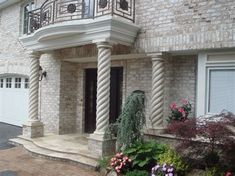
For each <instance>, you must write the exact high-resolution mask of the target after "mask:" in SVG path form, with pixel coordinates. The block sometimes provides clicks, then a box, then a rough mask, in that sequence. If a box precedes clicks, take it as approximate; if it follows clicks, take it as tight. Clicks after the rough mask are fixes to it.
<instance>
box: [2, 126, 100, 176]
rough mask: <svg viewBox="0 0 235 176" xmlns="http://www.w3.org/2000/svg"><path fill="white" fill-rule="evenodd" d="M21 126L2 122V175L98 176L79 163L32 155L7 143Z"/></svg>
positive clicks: (19, 130)
mask: <svg viewBox="0 0 235 176" xmlns="http://www.w3.org/2000/svg"><path fill="white" fill-rule="evenodd" d="M20 133H21V128H18V127H14V126H11V125H6V124H2V123H0V176H98V175H99V174H98V173H97V172H95V171H92V170H89V169H86V168H84V167H82V166H80V165H77V164H71V163H66V162H60V161H52V160H49V159H44V158H40V157H34V156H31V155H30V154H29V153H28V152H27V151H25V150H24V149H22V148H21V147H13V146H11V145H8V144H7V140H8V139H9V138H14V137H16V136H17V135H19V134H20Z"/></svg>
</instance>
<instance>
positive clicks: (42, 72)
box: [39, 66, 47, 81]
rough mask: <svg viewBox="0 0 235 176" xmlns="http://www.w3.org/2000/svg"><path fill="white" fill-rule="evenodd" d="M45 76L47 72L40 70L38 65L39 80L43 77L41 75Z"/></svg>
mask: <svg viewBox="0 0 235 176" xmlns="http://www.w3.org/2000/svg"><path fill="white" fill-rule="evenodd" d="M46 76H47V72H46V71H43V70H42V67H41V66H39V81H41V80H42V79H43V77H46Z"/></svg>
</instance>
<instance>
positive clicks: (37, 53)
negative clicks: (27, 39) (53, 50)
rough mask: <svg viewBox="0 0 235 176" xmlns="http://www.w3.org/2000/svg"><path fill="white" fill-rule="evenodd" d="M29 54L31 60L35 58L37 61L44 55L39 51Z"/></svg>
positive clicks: (29, 52)
mask: <svg viewBox="0 0 235 176" xmlns="http://www.w3.org/2000/svg"><path fill="white" fill-rule="evenodd" d="M27 53H28V55H29V57H30V58H35V59H37V58H40V56H41V54H42V53H41V52H39V51H28V52H27Z"/></svg>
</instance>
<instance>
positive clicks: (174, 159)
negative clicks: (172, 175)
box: [158, 147, 189, 175]
mask: <svg viewBox="0 0 235 176" xmlns="http://www.w3.org/2000/svg"><path fill="white" fill-rule="evenodd" d="M158 163H159V164H165V163H166V164H169V165H170V164H173V166H174V168H175V169H176V172H177V173H178V174H179V175H185V173H186V171H187V170H188V169H189V165H188V164H186V162H184V160H183V158H182V157H181V156H180V155H179V154H178V153H177V152H176V151H175V150H173V149H171V148H169V147H168V148H167V149H166V151H165V152H164V153H163V154H161V155H160V156H159V160H158Z"/></svg>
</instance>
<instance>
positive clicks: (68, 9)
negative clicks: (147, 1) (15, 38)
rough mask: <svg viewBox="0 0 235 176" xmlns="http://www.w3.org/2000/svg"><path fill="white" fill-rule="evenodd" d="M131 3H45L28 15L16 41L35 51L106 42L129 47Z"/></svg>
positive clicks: (80, 0) (114, 0)
mask: <svg viewBox="0 0 235 176" xmlns="http://www.w3.org/2000/svg"><path fill="white" fill-rule="evenodd" d="M134 22H135V0H47V1H45V2H44V3H43V4H42V6H41V7H40V8H38V9H35V10H33V11H30V12H29V14H28V33H27V35H24V36H22V37H21V38H20V40H21V41H22V43H23V44H24V45H25V47H26V48H27V49H31V50H35V51H43V50H51V49H59V48H65V47H71V46H80V45H84V44H90V43H96V42H97V41H108V42H113V43H118V44H124V45H131V44H132V43H133V42H134V39H135V37H136V35H137V32H138V30H139V27H138V26H136V25H135V24H134Z"/></svg>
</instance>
